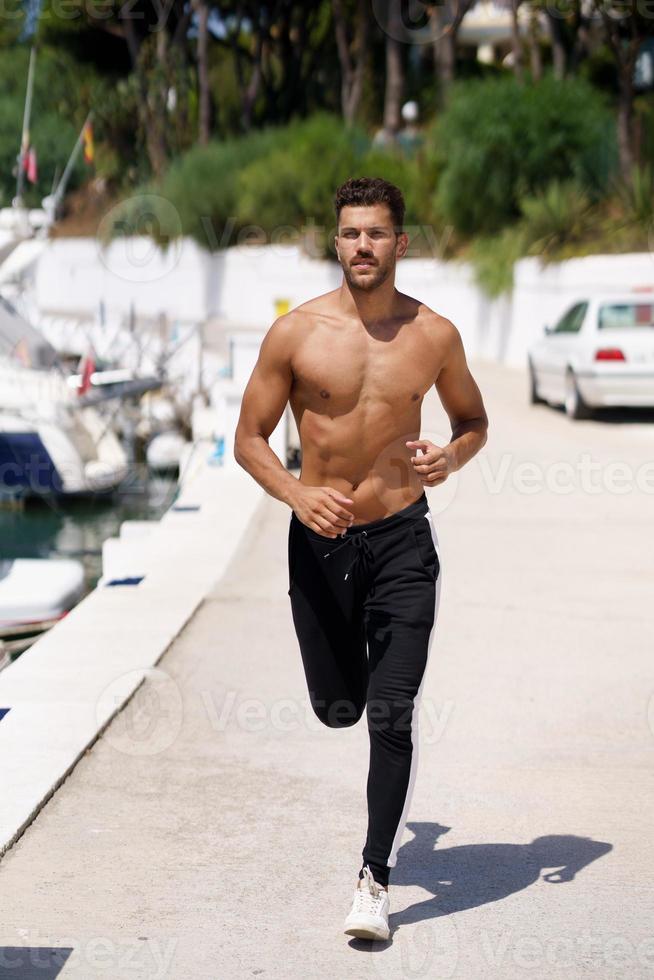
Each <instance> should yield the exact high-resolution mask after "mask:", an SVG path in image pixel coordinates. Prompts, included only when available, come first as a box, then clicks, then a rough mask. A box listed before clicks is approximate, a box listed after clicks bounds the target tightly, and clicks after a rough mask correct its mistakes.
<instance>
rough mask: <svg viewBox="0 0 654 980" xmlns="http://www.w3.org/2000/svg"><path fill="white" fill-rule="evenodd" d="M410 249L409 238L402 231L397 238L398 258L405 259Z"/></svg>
mask: <svg viewBox="0 0 654 980" xmlns="http://www.w3.org/2000/svg"><path fill="white" fill-rule="evenodd" d="M408 248H409V236H408V235H407V233H406V232H405V231H401V232H400V233H399V234H398V236H397V257H398V259H402V258H404V256H405V255H406V253H407V251H408Z"/></svg>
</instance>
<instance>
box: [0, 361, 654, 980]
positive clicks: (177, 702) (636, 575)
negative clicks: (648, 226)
mask: <svg viewBox="0 0 654 980" xmlns="http://www.w3.org/2000/svg"><path fill="white" fill-rule="evenodd" d="M473 370H474V373H475V376H476V378H477V380H478V382H479V384H480V386H481V388H482V391H483V393H484V396H485V400H486V403H487V407H488V411H489V415H490V420H491V427H490V438H489V442H488V444H487V446H486V447H485V449H484V450H483V452H482V453H481V454H480V455H479V456H478V457H476V459H475V460H473V461H472V462H471V463H470V464H469V465H468V466H467V467H465V468H464V469H463V470H462V471H460V472H459V473H458V474H455V476H454V477H452V478H451V479H450V480H448V481H447V483H446V484H445V485H444V486H443V487H441V488H437V489H434V490H432V491H430V492H429V493H430V502H431V506H432V511H433V513H434V515H435V518H436V524H437V528H438V533H439V539H440V544H441V551H442V572H443V586H442V590H443V591H442V598H441V612H440V617H439V622H438V625H437V633H436V636H435V639H434V646H433V648H432V659H431V661H430V664H429V666H428V677H427V680H426V683H425V689H424V694H423V705H422V710H421V716H420V718H421V748H420V765H419V771H418V778H417V783H416V789H415V794H414V798H413V805H412V809H411V813H410V817H409V823H408V827H407V831H406V833H405V838H404V841H405V842H404V844H403V846H402V848H401V849H400V852H399V858H398V864H397V867H396V869H395V870H394V872H393V876H392V879H391V903H392V916H391V925H392V930H393V941H392V943H389V944H388V945H375V946H373V947H372V948H371V947H370V945H369V944H367V943H365V942H361V941H359V940H355V939H348V937H346V936H344V935H343V934H342V931H341V930H342V922H343V918H344V916H345V914H346V912H347V910H348V908H349V904H350V899H351V895H352V891H353V888H354V885H355V883H356V874H357V871H358V867H359V861H360V854H361V847H362V844H363V840H364V837H365V822H366V813H365V777H366V772H367V733H366V730H365V727H364V724H363V723H360V724H359V725H357V726H355V727H354V728H350V729H345V730H341V731H334V730H330V729H327V728H325V727H323V726H321V725H320V723H319V722H318V721H317V719H314V718H313V716H312V714H311V712H310V710H309V707H308V702H307V699H306V689H305V682H304V676H303V673H302V668H301V661H300V656H299V650H298V648H297V643H296V639H295V635H294V633H293V629H292V622H291V617H290V607H289V604H288V596H287V594H286V588H287V579H286V531H287V526H288V519H289V511H288V509H287V508H286V507H285V505H283V504H281V503H280V502H278V501H275V500H273V499H272V498H270V497H266V498H265V499H264V502H263V505H262V507H261V508H260V510H259V512H258V514H257V517H256V519H255V521H254V522H253V524H252V525H251V527H250V530H249V534H248V537H247V540H245V541H244V542H243V545H242V547H241V549H240V552H239V554H238V556H237V558H236V559H235V560H234V562H233V563H232V566H231V569H230V572H229V574H228V575H227V576H226V577H225V579H224V580H223V581H222V582H220V583H219V584H217V585H216V587H215V588H214V590H213V593H212V594H211V595H210V596H209V597H208V598H207V600H206V602H205V603H204V604H203V606H202V607H201V608H200V610H199V611H198V613H197V614H196V615H195V617H194V618H193V620H192V621H191V622H190V623H189V624H188V626H187V627H186V629H185V630H184V631H183V633H182V634H181V635H180V636H179V638H178V640H177V641H176V642H175V644H174V646H173V647H172V648H171V649H170V650H169V651H168V653H167V654H166V655H165V656H164V658H163V659H162V660H161V661H160V663H159V668H158V669H157V671H155V672H154V673H153V675H152V677H151V679H150V680H149V681H148V682H147V683H146V684H145V685H144V686H143V687H142V688H141V689H140V690H139V692H138V693H137V694H136V695H135V697H134V699H133V700H132V701H131V702H130V704H129V706H128V707H127V708H126V709H125V711H123V712H122V713H121V714H120V715H119V716H118V717H117V718H116V719H115V720H114V722H112V724H111V725H110V727H109V728H108V729H107V730H106V731H105V733H104V734H103V736H102V737H101V738H100V740H99V741H98V742H97V743H96V744H95V745H94V746H93V748H92V749H91V750H90V751H89V752H88V753H87V754H86V756H85V757H84V758H83V759H82V761H81V762H80V763H79V764H78V766H77V767H76V769H75V770H74V772H73V773H72V774H71V776H70V777H69V778H68V779H67V780H66V781H65V783H64V784H63V785H62V787H61V788H60V789H59V790H58V792H57V793H56V794H55V796H54V797H53V798H52V800H51V801H50V802H49V803H48V804H47V806H46V807H45V809H44V810H43V811H42V812H41V813H40V814H39V816H38V817H37V818H36V820H35V821H34V822H33V823H32V824H31V825H30V827H29V828H28V829H27V830H26V832H25V834H24V835H23V836H22V838H21V839H20V840H19V841H18V842H17V844H16V845H15V846H14V847H13V848H12V850H11V851H10V852H9V853H8V854H7V855H6V856H5V858H4V859H3V860H2V862H0V902H1V906H2V916H1V920H0V921H1V925H0V943H2V944H3V945H4V946H11V947H13V946H21V947H27V946H34V947H48V946H52V947H63V946H67V947H69V948H71V949H72V953H71V955H70V958H69V959H68V960H67V962H66V964H65V966H64V967H63V969H62V970H61V976H62V977H65V978H68V977H70V978H73V977H77V978H84V980H87V978H95V977H109V978H112V980H115V978H119V980H123V978H132V977H138V978H153V977H157V978H159V977H166V978H174V980H187V978H193V980H195V978H208V980H223V978H229V980H231V978H238V980H241V978H248V977H261V978H263V980H273V978H274V980H277V978H279V980H290V978H295V977H297V978H302V980H313V978H315V980H318V978H324V977H334V978H339V980H340V978H349V977H353V978H357V980H358V978H382V980H391V978H405V977H406V978H411V980H416V978H420V980H422V978H425V980H432V978H436V977H438V978H445V977H455V978H461V980H472V978H474V980H479V978H486V977H488V978H493V980H506V978H513V977H534V976H537V977H539V978H541V977H548V978H557V980H558V978H561V980H563V978H565V980H569V978H571V977H572V978H575V977H586V976H592V977H594V978H602V980H604V978H606V980H613V978H615V977H629V978H640V977H651V976H653V975H654V914H653V913H654V885H653V884H652V880H653V872H654V843H653V835H652V832H651V823H652V812H653V809H654V781H653V779H652V763H653V759H654V698H653V692H654V680H653V672H652V652H653V651H652V647H653V639H654V602H653V600H652V582H653V581H654V548H653V547H652V545H653V537H654V536H653V534H652V515H653V513H654V463H650V471H649V475H648V474H647V473H646V472H645V471H644V470H641V471H640V474H639V476H640V480H641V482H642V485H641V488H640V489H639V488H638V486H637V485H636V480H637V478H638V472H639V471H638V468H639V467H642V465H643V464H644V463H645V462H646V461H648V460H649V461H652V460H654V424H653V422H652V421H651V420H650V421H649V422H648V421H644V420H643V419H642V418H641V419H634V416H633V415H632V416H620V415H614V416H613V420H605V421H602V422H597V421H594V422H578V423H572V422H570V421H568V419H566V418H565V416H564V415H563V414H562V413H561V412H560V411H555V410H553V409H550V408H547V407H541V406H538V407H534V408H530V407H528V406H527V404H526V397H525V396H526V380H525V378H524V376H523V375H522V373H521V372H517V371H513V370H509V369H506V368H500V367H497V366H495V365H488V364H475V365H473ZM423 434H424V435H427V436H431V437H432V438H434V441H437V440H438V439H439V438H440V439H441V440H442V441H446V439H447V434H448V429H447V426H446V425H445V424H444V421H443V415H442V411H441V409H440V406H439V405H438V403H437V400H436V398H435V396H434V397H433V398H431V399H430V401H429V404H428V405H427V406H426V412H425V420H424V428H423ZM584 454H587V460H586V462H587V463H590V464H591V465H596V466H597V470H596V472H594V473H591V474H590V477H588V478H586V477H584V475H583V473H582V470H581V467H582V466H583V463H584ZM616 464H621V465H622V470H620V468H619V466H617V465H616ZM611 467H613V469H611ZM566 468H567V469H566ZM646 476H648V479H649V487H647V486H646V484H645V483H644V479H645V477H646ZM587 479H589V480H590V481H591V482H590V483H588V482H584V481H585V480H587ZM566 480H567V481H568V486H569V487H571V492H567V491H565V490H564V491H563V492H561V491H560V489H559V490H557V489H556V488H557V486H558V487H559V488H560V487H561V486H563V485H564V483H565V481H566ZM611 480H613V485H612V484H611V482H610V481H611ZM520 481H522V483H521V482H520ZM557 481H558V484H557ZM602 481H603V482H602ZM593 486H596V487H599V488H600V489H599V492H594V491H593ZM620 486H622V488H623V492H618V490H619V488H620ZM616 487H617V488H618V490H616ZM625 488H626V491H625ZM648 490H649V492H648ZM556 872H559V874H558V875H557V874H556ZM4 975H5V974H4V973H3V972H2V969H1V968H0V976H4ZM6 975H7V976H19V977H21V980H22V978H23V976H26V975H27V974H19V973H17V972H16V973H14V972H7V973H6ZM33 975H34V976H38V977H43V976H48V975H51V976H55V975H56V970H53V971H52V972H51V973H50V974H48V973H46V972H45V971H43V970H41V971H36V972H35V973H34V974H33Z"/></svg>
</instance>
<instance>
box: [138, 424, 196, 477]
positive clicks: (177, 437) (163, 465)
mask: <svg viewBox="0 0 654 980" xmlns="http://www.w3.org/2000/svg"><path fill="white" fill-rule="evenodd" d="M188 445H189V443H188V440H186V439H185V438H184V436H183V435H182V434H181V433H180V432H176V431H175V430H174V429H171V430H169V431H168V432H159V433H158V434H157V435H156V436H154V437H153V438H152V439H151V440H150V442H149V443H148V446H147V449H146V451H145V456H146V460H147V463H148V467H149V469H151V470H153V471H154V472H155V473H165V472H168V471H169V470H177V469H179V464H180V460H181V458H182V455H183V454H184V452H185V451H186V448H187V446H188Z"/></svg>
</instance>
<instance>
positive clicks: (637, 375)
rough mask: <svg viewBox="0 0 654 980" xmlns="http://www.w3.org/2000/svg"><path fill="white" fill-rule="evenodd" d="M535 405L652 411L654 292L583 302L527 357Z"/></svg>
mask: <svg viewBox="0 0 654 980" xmlns="http://www.w3.org/2000/svg"><path fill="white" fill-rule="evenodd" d="M527 360H528V368H529V396H530V402H531V404H532V405H534V404H538V403H541V402H549V403H551V404H554V405H563V406H564V408H565V410H566V413H567V414H568V416H569V417H570V418H573V419H580V418H589V417H590V416H591V415H592V410H593V409H594V408H600V407H604V408H605V407H609V406H621V407H623V406H638V407H643V408H644V407H654V292H652V293H650V294H646V293H629V294H625V295H620V296H604V297H597V296H596V297H594V298H589V299H583V300H579V301H578V302H576V303H574V304H573V305H572V306H570V307H569V308H568V309H567V310H566V312H565V313H564V314H563V316H562V317H561V319H560V320H559V321H558V322H557V323H556V325H555V326H554V327H545V336H544V337H543V338H542V340H539V341H537V342H536V343H535V344H533V345H532V346H531V347H530V348H529V351H528V355H527Z"/></svg>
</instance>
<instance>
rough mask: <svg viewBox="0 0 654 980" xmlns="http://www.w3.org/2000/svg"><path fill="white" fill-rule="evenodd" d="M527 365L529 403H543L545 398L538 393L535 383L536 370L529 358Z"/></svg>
mask: <svg viewBox="0 0 654 980" xmlns="http://www.w3.org/2000/svg"><path fill="white" fill-rule="evenodd" d="M528 366H529V404H530V405H544V404H545V399H544V398H541V397H540V395H539V394H538V385H537V384H536V372H535V370H534V365H533V363H532V361H531V360H530V361H529V362H528Z"/></svg>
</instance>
